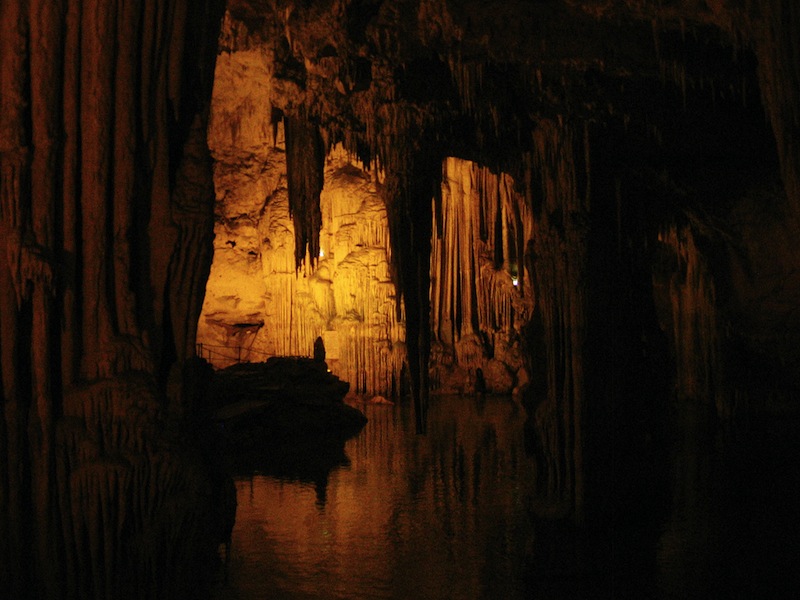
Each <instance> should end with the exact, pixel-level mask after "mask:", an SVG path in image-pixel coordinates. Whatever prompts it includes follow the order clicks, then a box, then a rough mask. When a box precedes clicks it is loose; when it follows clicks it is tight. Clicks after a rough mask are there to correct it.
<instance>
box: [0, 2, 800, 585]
mask: <svg viewBox="0 0 800 600" xmlns="http://www.w3.org/2000/svg"><path fill="white" fill-rule="evenodd" d="M224 4H225V3H223V2H222V0H220V1H219V2H212V1H208V2H203V3H200V4H197V3H194V4H191V5H190V4H189V3H187V2H184V1H182V0H161V1H159V0H141V1H131V2H125V3H111V4H108V3H102V2H97V1H84V2H76V1H73V0H61V1H58V2H44V1H40V0H8V1H6V2H3V4H2V5H0V78H1V79H0V94H1V95H0V201H1V204H0V209H1V210H2V212H1V213H0V228H2V230H1V231H2V237H3V240H4V242H3V243H4V246H5V251H4V252H3V253H2V254H0V294H2V295H1V296H0V334H2V338H1V339H0V358H1V359H2V412H1V413H0V417H1V418H0V459H2V464H3V470H2V471H0V476H1V477H2V486H0V515H2V518H0V559H2V560H0V565H2V566H0V582H2V583H3V584H4V589H5V588H7V589H9V590H11V595H12V596H14V597H25V595H26V594H27V595H32V596H35V595H40V596H41V595H43V596H49V597H59V596H65V597H84V596H90V597H92V596H93V597H105V596H109V595H111V594H112V590H114V592H116V591H117V590H118V589H126V588H124V587H121V586H122V584H123V582H126V581H127V579H126V578H127V577H128V576H130V577H131V578H132V579H135V581H137V582H142V584H141V585H142V586H143V587H146V588H148V589H151V588H152V589H161V590H163V589H165V586H166V588H169V587H170V586H177V587H180V586H183V585H189V582H190V580H191V577H190V574H189V573H188V571H187V572H184V573H183V574H180V573H179V574H178V575H177V576H175V578H174V579H173V578H170V579H169V580H168V581H166V580H164V579H162V578H163V577H164V575H163V572H162V571H161V570H160V568H159V567H157V565H161V564H162V563H163V561H164V560H167V561H168V562H169V564H171V565H174V566H175V568H176V569H177V568H178V567H179V566H180V565H183V566H186V565H188V564H189V562H190V561H186V560H184V559H186V558H187V557H190V556H191V557H192V558H197V559H198V560H199V558H198V556H197V555H196V554H195V551H194V550H191V549H192V548H200V549H201V551H202V548H205V547H207V546H209V545H210V544H211V543H212V542H211V541H202V539H201V538H202V535H201V528H200V527H199V526H198V523H199V522H201V521H202V519H203V518H205V516H206V515H207V514H208V510H210V509H209V506H214V503H213V502H210V503H209V502H205V501H203V500H201V499H199V498H202V497H206V496H208V495H209V494H212V495H213V490H214V489H215V488H214V486H213V485H211V484H210V480H209V474H208V472H207V470H206V469H205V468H203V466H202V465H201V464H200V462H201V461H198V460H196V454H192V452H189V451H188V450H187V448H191V444H189V443H187V442H186V440H185V439H184V438H183V437H182V436H181V435H180V433H179V432H180V430H181V427H180V426H177V425H176V426H174V427H173V421H171V420H170V419H172V418H179V417H180V416H181V415H187V414H191V413H192V400H193V398H192V394H191V393H190V389H192V386H193V385H194V386H195V388H196V387H197V386H196V383H197V382H196V380H195V378H193V377H192V376H191V375H190V369H189V367H188V365H191V364H192V361H191V360H190V359H191V357H192V355H193V354H194V351H195V342H196V341H197V339H196V338H197V336H196V335H195V328H196V326H197V323H198V317H199V315H200V309H201V306H202V302H203V293H204V287H205V284H206V280H207V272H208V269H209V262H210V258H211V257H210V254H211V239H212V234H216V236H215V240H216V241H215V242H214V246H215V260H216V261H218V263H219V264H218V266H215V271H214V272H212V274H211V278H210V280H209V286H212V285H214V286H219V287H215V288H214V290H215V291H214V292H213V294H212V297H213V298H216V299H217V300H220V302H219V303H217V304H215V305H214V306H213V307H212V309H211V310H209V309H208V305H207V308H206V312H205V314H204V318H203V319H201V320H200V321H199V323H200V326H201V327H205V328H206V330H205V331H206V333H205V334H203V335H208V336H210V337H208V338H203V337H202V336H201V341H203V340H205V341H207V345H208V347H211V346H213V345H217V344H219V345H228V346H241V347H245V348H250V351H251V352H253V353H255V352H256V351H260V352H264V353H267V354H271V353H300V354H309V353H310V352H311V348H312V345H313V341H314V340H315V339H316V337H318V336H322V337H323V339H325V340H326V343H327V348H328V356H329V357H330V358H331V362H332V363H333V362H334V360H338V361H340V364H339V365H338V366H336V368H339V369H340V370H339V371H338V373H339V374H340V375H341V376H342V377H343V378H345V379H348V380H350V381H351V383H353V386H354V388H355V389H359V390H362V391H367V390H372V391H382V390H385V389H386V388H387V387H389V385H390V384H389V383H387V382H391V381H392V380H393V379H394V381H395V383H397V380H398V379H399V378H400V375H399V373H400V371H401V370H402V365H403V364H405V365H406V367H407V372H408V375H409V379H410V382H411V389H412V393H413V396H414V399H415V403H416V406H417V409H418V411H417V415H418V421H419V423H418V425H419V426H420V428H424V412H425V409H426V399H427V394H428V392H429V390H430V388H431V387H433V386H436V385H442V386H444V387H450V388H455V387H457V384H458V383H459V379H460V378H461V377H463V375H464V373H466V376H467V377H477V375H476V373H477V368H478V367H477V365H478V364H481V365H485V368H484V367H481V369H482V373H483V376H484V380H485V382H486V384H487V385H490V386H497V387H498V388H501V389H503V390H504V391H505V390H507V389H508V388H511V387H515V386H518V387H519V390H518V391H519V392H520V393H521V394H522V397H523V399H524V402H525V405H526V408H527V409H528V411H529V415H530V419H531V433H532V449H533V451H534V452H535V453H536V455H537V457H538V459H539V467H540V468H539V476H540V478H541V486H540V488H541V490H542V494H543V498H542V505H541V506H539V507H537V508H538V509H541V510H542V511H543V512H548V513H550V514H559V515H570V516H572V517H575V518H577V519H578V520H580V519H581V518H582V517H584V516H587V515H589V516H591V515H592V512H593V511H597V512H599V511H600V510H601V509H600V508H597V507H600V506H603V503H602V497H603V489H604V483H603V482H604V481H605V480H606V479H608V478H612V479H613V477H614V476H615V473H617V472H619V473H623V472H625V470H624V469H619V470H618V471H617V470H615V469H616V467H624V466H625V464H624V463H625V460H626V457H627V456H631V455H635V454H636V453H637V452H639V451H640V450H642V449H645V448H646V447H647V444H648V442H647V440H648V439H649V437H650V436H649V428H652V427H653V426H654V425H653V423H654V421H656V420H657V419H658V415H659V406H660V402H661V399H660V394H658V393H654V392H653V387H656V388H657V389H659V390H663V391H664V392H665V393H667V394H668V395H669V396H670V397H674V398H680V399H682V400H685V401H691V402H696V403H700V404H702V405H704V406H706V407H707V408H708V411H709V412H711V413H713V414H715V415H717V416H718V417H719V418H723V419H724V418H732V417H736V416H740V417H746V416H747V415H748V414H752V413H753V412H761V413H776V412H781V411H790V410H791V411H794V410H796V409H797V406H796V401H795V391H796V389H797V384H798V382H797V377H796V373H797V366H798V361H799V360H800V356H798V353H797V348H798V344H797V340H798V335H800V312H798V311H797V310H796V307H797V305H798V301H800V280H798V275H797V274H798V273H800V264H798V262H800V254H798V253H797V252H796V251H795V245H796V240H797V238H798V233H800V225H799V224H800V172H799V171H800V154H799V153H800V148H799V147H798V141H797V140H798V131H800V98H798V95H800V66H798V65H799V64H800V63H798V61H797V60H796V57H797V56H798V55H799V54H800V48H799V47H798V46H799V45H800V41H799V40H800V8H798V6H797V4H796V3H795V2H792V1H790V0H766V1H765V2H758V3H757V2H750V1H733V0H714V1H701V0H683V1H681V2H664V1H661V0H658V1H657V0H545V1H542V2H535V3H534V2H523V1H521V0H503V1H497V2H478V1H475V0H458V1H456V0H402V1H400V2H384V1H380V0H327V1H325V2H313V3H312V2H293V1H289V0H229V1H228V2H227V3H226V4H225V5H224ZM225 8H227V15H226V16H225V18H224V23H223V27H222V35H221V36H218V35H217V34H218V32H219V28H220V27H219V26H220V23H221V22H222V13H223V9H225ZM217 51H218V54H217ZM215 60H216V62H217V63H219V66H220V67H219V68H218V69H216V70H215ZM214 78H216V82H215V85H214V89H215V90H216V91H215V92H214V101H213V104H214V106H215V108H214V111H213V114H211V115H210V116H209V114H208V111H209V106H210V105H211V103H212V79H214ZM234 92H237V93H234ZM207 140H209V142H208V143H207ZM209 145H210V146H211V149H210V150H209ZM214 188H215V189H214ZM215 199H216V210H215V209H214V207H215ZM215 216H216V228H215V226H214V218H215ZM384 222H385V226H384ZM228 242H230V243H228ZM359 244H361V245H360V246H359ZM453 244H457V246H453ZM326 246H328V247H326ZM328 252H331V253H332V255H327V254H326V256H322V255H323V254H324V253H328ZM234 254H236V255H240V256H241V258H242V259H243V260H241V261H236V262H235V265H233V266H230V267H227V266H224V265H225V264H226V262H227V261H228V259H227V258H226V255H229V256H232V255H234ZM218 268H219V269H220V270H219V271H217V269H218ZM470 270H471V271H470ZM470 272H471V273H472V275H471V276H469V273H470ZM515 278H516V282H517V285H516V286H515V285H514V280H515ZM245 281H247V282H248V283H247V287H246V286H244V282H245ZM237 282H241V283H242V285H238V284H237ZM225 286H228V289H227V291H226V289H225ZM226 297H230V298H229V299H228V300H225V301H224V302H223V301H222V300H221V299H224V298H226ZM237 302H238V305H237V306H236V307H233V308H232V307H231V306H230V305H231V304H237ZM292 323H295V324H296V325H293V324H292ZM331 332H334V333H333V334H332V333H331ZM326 338H327V339H326ZM234 342H235V343H234ZM332 366H334V365H333V364H332ZM471 371H472V373H470V372H471ZM473 386H474V384H473ZM464 387H465V388H468V387H469V386H468V385H467V386H464ZM606 459H608V460H606ZM610 465H613V466H614V468H612V466H610ZM209 498H210V496H209ZM593 507H594V508H593ZM92 514H94V515H96V517H91V515H92ZM109 532H113V535H107V534H108V533H109ZM187 532H188V533H187ZM133 540H136V541H140V542H141V543H137V544H136V545H135V546H132V545H131V544H130V542H131V541H133ZM132 547H135V548H137V550H136V551H135V552H133V551H131V550H130V549H129V548H132ZM137 553H140V554H137ZM165 557H166V558H165ZM187 569H188V567H187ZM6 582H8V585H7V586H6V585H5V584H6ZM62 582H66V584H65V585H62ZM136 591H137V590H134V591H132V594H133V593H136ZM138 591H143V590H138ZM173 591H174V590H173Z"/></svg>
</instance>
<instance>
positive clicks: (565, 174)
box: [526, 121, 589, 519]
mask: <svg viewBox="0 0 800 600" xmlns="http://www.w3.org/2000/svg"><path fill="white" fill-rule="evenodd" d="M586 144H588V139H587V138H585V137H584V139H583V140H582V139H581V136H580V135H579V134H578V133H576V132H575V130H574V129H573V126H571V125H568V124H565V125H561V126H558V125H556V124H555V123H553V122H546V121H545V122H542V123H540V125H539V128H538V129H537V130H536V131H535V132H534V147H535V151H534V153H533V155H532V156H531V157H530V161H531V162H530V163H529V165H528V167H527V168H528V169H530V170H531V171H532V172H533V173H535V174H536V177H535V178H534V177H533V176H527V177H526V179H527V180H529V181H536V180H538V181H540V182H541V189H540V190H536V189H534V190H531V193H532V194H533V195H534V196H540V197H541V201H540V208H539V209H538V211H536V215H535V220H534V223H535V228H534V232H533V236H532V240H533V246H532V248H531V249H532V252H530V251H529V252H528V254H527V256H526V261H527V263H528V268H529V270H530V271H531V273H532V278H533V283H534V285H535V289H536V290H537V294H536V297H535V302H536V304H535V307H534V312H533V315H532V320H533V321H534V323H535V324H536V325H537V327H539V328H541V329H540V331H541V335H543V336H544V348H545V356H544V359H545V361H546V368H545V376H546V378H547V383H546V386H545V389H546V390H547V398H546V399H545V400H543V401H542V402H541V404H540V405H539V407H538V408H537V410H536V415H535V421H536V424H537V432H538V434H539V443H540V452H541V456H542V460H543V461H544V465H545V466H546V468H545V470H544V473H546V475H545V481H547V482H548V486H549V488H550V490H551V491H552V492H553V494H552V496H553V499H555V500H556V503H558V502H559V501H560V502H561V503H563V504H562V509H563V510H565V511H566V512H567V513H568V514H572V515H573V516H574V517H575V518H577V519H581V518H582V515H583V501H584V497H583V494H584V489H583V487H584V483H583V478H584V472H583V471H584V464H583V444H584V439H583V419H584V412H585V407H584V403H585V396H584V376H583V360H584V346H585V336H586V302H587V294H586V289H585V286H586V274H585V270H586V265H587V255H586V251H587V229H586V223H588V210H589V197H588V187H587V189H586V191H585V192H584V194H581V192H580V190H579V185H578V182H579V178H580V177H586V176H587V175H588V172H580V170H579V167H578V166H577V164H576V163H577V162H578V161H577V157H578V156H581V157H582V156H583V155H584V153H585V152H586V148H585V145H586ZM585 168H587V169H588V165H585ZM534 366H535V365H534Z"/></svg>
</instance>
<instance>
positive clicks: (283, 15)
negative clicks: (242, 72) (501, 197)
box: [222, 0, 759, 163]
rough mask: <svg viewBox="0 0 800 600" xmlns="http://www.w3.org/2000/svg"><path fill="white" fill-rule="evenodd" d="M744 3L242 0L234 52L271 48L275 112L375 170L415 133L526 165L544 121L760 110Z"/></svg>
mask: <svg viewBox="0 0 800 600" xmlns="http://www.w3.org/2000/svg"><path fill="white" fill-rule="evenodd" d="M738 4H741V3H737V5H738ZM733 5H734V3H725V2H716V3H713V2H708V3H707V2H699V1H698V2H645V1H642V2H632V1H628V2H622V1H620V2H613V1H605V2H569V1H555V0H551V1H539V2H522V1H519V2H514V1H506V2H470V1H461V2H454V1H450V2H447V1H430V2H419V1H413V2H412V1H405V2H368V1H359V2H341V1H333V2H310V3H309V2H273V1H257V2H255V1H253V2H247V1H242V0H235V1H233V2H229V3H228V10H229V12H230V14H231V16H232V18H233V19H234V20H236V21H238V22H239V23H241V24H243V25H244V29H245V30H246V34H245V35H244V36H242V37H234V38H233V39H229V40H224V39H223V42H222V46H223V48H225V47H226V46H227V47H229V48H235V47H237V44H245V45H246V44H257V43H259V41H260V42H261V43H265V44H269V45H270V46H271V48H270V50H271V52H272V53H273V55H274V60H275V71H274V73H273V78H274V84H275V89H276V90H277V91H279V93H278V94H277V95H276V98H275V105H276V107H277V108H279V109H281V110H282V111H284V112H285V113H291V112H293V111H296V110H298V107H300V106H305V107H306V108H307V109H308V110H309V112H310V114H311V116H312V118H313V119H315V120H316V122H317V123H318V124H319V125H320V126H321V127H322V128H323V130H324V131H325V132H326V133H327V135H328V136H329V139H330V140H342V141H346V142H348V143H349V144H351V145H352V146H353V150H358V151H359V152H360V153H361V154H362V155H363V156H364V158H368V159H371V158H375V157H377V158H378V159H379V160H382V161H384V163H387V162H391V159H390V157H388V156H383V154H388V153H390V152H391V149H390V148H388V147H387V146H388V145H387V143H386V141H385V140H383V139H382V138H392V137H393V136H394V137H396V136H398V135H402V133H404V132H403V131H402V130H403V129H405V130H406V132H408V133H409V134H410V136H411V138H412V140H416V142H417V143H418V144H420V145H422V144H423V141H422V140H424V144H425V145H427V146H428V147H432V146H438V147H439V148H438V149H439V152H440V153H444V154H462V155H466V154H470V153H473V154H477V155H478V156H477V157H478V158H481V157H486V158H485V160H495V161H496V160H501V161H502V160H506V161H513V160H514V158H513V157H515V156H518V155H519V153H520V152H524V151H525V150H527V149H528V146H529V145H530V136H529V134H528V132H530V130H531V129H533V128H535V126H536V124H537V123H538V122H540V121H541V120H542V119H550V118H580V119H590V120H593V121H598V120H599V121H602V120H605V119H607V118H608V117H610V116H612V115H615V114H617V115H626V116H627V117H633V118H636V117H639V118H642V119H644V118H651V119H653V120H654V121H656V122H658V120H659V117H662V118H667V114H666V112H667V111H668V108H669V107H671V106H672V105H675V104H677V105H683V104H684V103H685V102H687V94H688V95H689V96H692V95H698V96H705V97H707V98H709V99H713V97H714V96H718V97H719V98H721V99H724V98H725V97H726V96H728V97H731V96H732V97H736V98H741V99H743V100H745V101H751V102H752V101H755V102H756V103H757V102H758V100H759V99H758V97H757V94H758V85H757V82H756V81H755V80H754V78H755V77H756V72H755V59H754V56H753V52H752V42H753V40H754V38H755V36H757V35H758V27H759V25H758V23H757V22H755V23H754V22H753V21H752V18H751V14H752V11H746V10H745V9H743V8H739V9H735V8H732V6H733ZM243 38H244V39H243ZM689 101H691V99H690V100H689Z"/></svg>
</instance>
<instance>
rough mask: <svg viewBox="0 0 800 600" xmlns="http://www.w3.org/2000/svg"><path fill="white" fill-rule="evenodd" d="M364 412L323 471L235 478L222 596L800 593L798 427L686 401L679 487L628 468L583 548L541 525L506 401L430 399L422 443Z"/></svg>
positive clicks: (678, 448)
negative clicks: (723, 414)
mask: <svg viewBox="0 0 800 600" xmlns="http://www.w3.org/2000/svg"><path fill="white" fill-rule="evenodd" d="M364 410H365V412H366V414H367V417H368V418H369V423H368V424H367V426H366V427H365V428H364V429H363V430H362V431H361V433H360V434H359V435H358V437H356V438H353V439H351V440H349V441H348V442H347V443H346V445H345V449H344V451H345V455H346V461H345V463H344V464H341V462H340V463H338V465H339V466H335V467H332V470H331V471H330V472H328V471H327V470H326V471H325V473H324V474H318V475H319V476H315V477H308V476H305V475H303V474H300V475H298V476H293V477H292V478H291V479H290V478H289V476H288V475H287V474H280V473H279V472H276V471H270V473H272V474H271V475H248V476H246V477H239V478H238V479H237V480H236V486H237V492H238V502H239V507H238V513H237V520H236V525H235V528H234V532H233V546H232V551H231V563H230V570H229V581H228V584H227V585H225V586H220V588H219V589H217V590H216V591H215V596H216V598H218V599H220V600H230V599H242V600H244V599H251V598H278V599H281V598H285V599H314V598H318V599H326V600H327V599H336V598H348V599H380V598H389V599H398V600H399V599H403V600H405V599H438V598H442V599H444V598H447V599H466V600H469V599H478V598H482V599H483V598H486V599H495V598H503V599H520V600H521V599H523V598H525V599H527V598H544V599H553V598H569V599H571V600H574V599H575V598H659V599H662V598H663V599H668V598H670V599H671V598H726V599H727V598H755V597H758V598H784V597H794V596H792V595H787V592H790V594H794V592H796V590H797V589H798V586H800V569H798V568H797V567H798V561H799V559H798V557H800V527H799V526H798V518H797V515H796V513H797V510H796V506H797V501H798V497H800V469H798V468H797V463H796V457H797V456H800V435H797V431H798V430H799V429H800V427H798V425H800V424H798V423H797V422H794V423H786V424H785V425H784V427H783V428H781V427H780V426H779V425H780V424H778V425H776V424H775V423H765V424H763V427H762V426H756V425H757V424H756V425H754V426H753V427H752V429H751V430H748V431H745V432H731V431H729V430H726V428H725V427H722V426H721V425H720V423H718V422H715V421H713V419H712V420H709V418H708V416H707V415H705V414H704V413H703V411H702V410H698V409H697V408H692V407H687V406H683V407H679V408H678V410H677V411H676V414H674V415H673V417H674V420H675V423H673V424H672V425H674V426H673V427H671V428H670V429H671V434H670V435H669V440H668V441H666V443H667V446H668V448H666V450H667V454H668V459H667V460H666V461H665V465H663V468H665V469H666V471H667V472H666V473H665V481H668V483H666V485H663V486H661V485H657V486H653V485H652V484H651V482H656V481H659V478H658V477H643V476H642V475H641V470H640V471H638V473H639V475H638V476H636V477H635V481H634V482H632V483H631V485H622V484H621V483H620V481H621V480H622V479H623V478H624V477H623V476H620V475H619V474H618V477H617V480H616V484H615V485H616V488H615V489H614V490H612V491H611V495H612V498H611V500H610V501H611V503H612V505H610V506H613V504H614V503H616V504H618V505H619V506H618V507H617V508H616V513H617V514H621V515H622V518H621V519H618V520H616V521H614V522H613V524H610V525H604V524H603V523H596V524H589V525H590V526H589V527H588V530H589V531H590V532H593V531H594V532H596V535H589V536H588V537H587V538H585V539H584V538H580V537H578V538H576V540H575V541H574V543H573V542H570V540H569V539H568V535H565V532H566V530H564V529H562V528H560V527H552V526H551V524H550V523H548V522H547V521H546V520H544V521H542V520H539V521H536V522H534V517H533V515H532V514H531V510H532V507H533V506H534V505H535V501H534V499H535V498H536V497H537V494H536V490H535V489H534V485H535V482H536V479H537V478H536V477H535V475H536V474H535V472H534V465H533V462H532V459H531V458H529V457H528V456H526V454H525V451H524V444H523V434H522V425H523V420H524V412H523V410H522V409H521V408H519V406H518V405H516V404H515V403H514V402H513V401H511V400H509V399H502V398H490V399H485V400H480V399H476V398H460V397H440V398H435V399H433V400H432V403H431V407H430V412H429V415H428V433H427V435H424V436H420V435H417V434H415V421H414V418H413V414H412V411H411V409H410V407H407V406H385V405H374V406H373V405H367V406H366V407H364ZM338 455H339V456H340V457H341V454H338ZM654 455H655V454H654ZM642 460H643V461H645V462H646V463H648V464H649V461H650V459H649V458H648V456H643V457H642ZM651 466H652V468H653V469H659V468H661V467H659V466H658V465H657V464H656V463H653V464H652V465H651ZM630 490H634V491H633V492H631V493H632V494H633V497H632V499H628V500H625V498H624V496H625V495H626V494H627V493H628V491H630ZM637 503H638V504H637ZM620 506H622V507H628V508H625V509H624V510H623V509H621V508H619V507H620ZM603 518H604V515H603V514H602V513H601V514H599V515H598V519H601V520H602V519H603ZM534 528H535V535H534ZM583 544H588V545H587V546H584V545H583Z"/></svg>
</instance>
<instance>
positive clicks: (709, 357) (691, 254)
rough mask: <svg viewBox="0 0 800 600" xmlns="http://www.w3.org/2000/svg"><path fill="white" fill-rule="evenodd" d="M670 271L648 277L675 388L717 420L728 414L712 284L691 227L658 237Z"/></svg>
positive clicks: (669, 229) (673, 228) (671, 229)
mask: <svg viewBox="0 0 800 600" xmlns="http://www.w3.org/2000/svg"><path fill="white" fill-rule="evenodd" d="M658 241H659V242H660V244H662V249H663V255H664V259H663V261H662V262H666V261H668V265H669V266H670V267H671V268H669V269H665V270H660V269H659V270H658V271H657V272H656V274H654V277H653V287H654V289H655V294H656V296H657V298H659V300H660V301H661V302H665V303H666V304H668V306H667V307H666V310H667V311H669V313H668V314H669V317H668V319H667V322H665V323H662V328H663V329H664V330H665V331H667V332H668V334H669V339H670V340H671V346H672V351H673V354H674V360H675V367H676V372H675V388H676V393H677V395H678V397H679V398H680V399H682V400H684V399H690V400H692V401H700V402H703V401H705V402H709V403H711V404H713V405H715V406H714V407H715V409H716V410H717V412H718V414H720V415H721V416H727V413H728V412H729V410H728V408H727V406H726V394H725V390H724V389H723V387H724V386H723V385H722V378H721V374H722V373H723V365H722V362H721V355H720V351H719V343H720V336H719V324H718V316H717V307H716V304H717V300H716V291H715V285H714V281H713V279H712V278H711V275H710V273H709V270H708V266H707V264H706V262H705V260H704V258H703V256H702V254H701V253H700V251H699V249H698V247H697V243H696V241H695V234H694V233H693V232H692V229H691V227H689V226H687V225H684V226H678V225H676V224H672V225H670V226H668V227H665V228H664V229H663V230H662V231H661V232H659V235H658Z"/></svg>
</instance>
